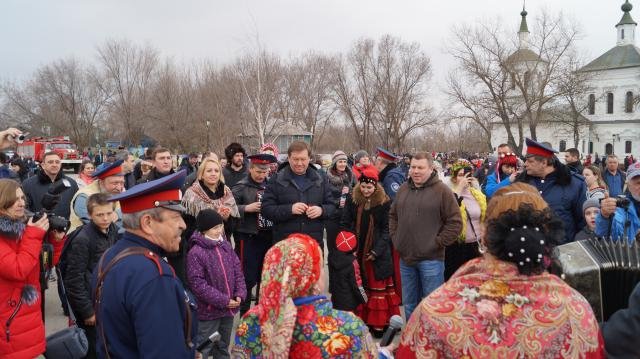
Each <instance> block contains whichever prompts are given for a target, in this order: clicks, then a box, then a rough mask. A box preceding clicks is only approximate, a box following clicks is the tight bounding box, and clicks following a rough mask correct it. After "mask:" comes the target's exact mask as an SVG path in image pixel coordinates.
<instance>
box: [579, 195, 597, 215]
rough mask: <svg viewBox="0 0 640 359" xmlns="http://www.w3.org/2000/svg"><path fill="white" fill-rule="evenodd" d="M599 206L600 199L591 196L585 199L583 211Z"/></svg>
mask: <svg viewBox="0 0 640 359" xmlns="http://www.w3.org/2000/svg"><path fill="white" fill-rule="evenodd" d="M591 207H597V208H600V201H599V200H598V199H597V198H589V199H588V200H586V201H584V203H583V204H582V213H584V212H585V211H586V210H587V209H588V208H591Z"/></svg>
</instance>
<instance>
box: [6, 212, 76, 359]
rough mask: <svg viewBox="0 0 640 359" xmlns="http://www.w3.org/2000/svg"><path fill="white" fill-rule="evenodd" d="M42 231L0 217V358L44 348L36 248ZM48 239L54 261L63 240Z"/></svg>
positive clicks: (22, 355)
mask: <svg viewBox="0 0 640 359" xmlns="http://www.w3.org/2000/svg"><path fill="white" fill-rule="evenodd" d="M45 235H46V232H45V231H44V230H42V229H40V228H38V227H35V226H26V227H25V225H24V223H22V222H20V221H15V220H11V219H8V218H7V217H0V329H1V330H2V335H0V358H12V359H13V358H15V359H22V358H24V359H27V358H28V359H32V358H35V357H37V356H38V355H40V354H42V353H43V352H44V349H45V332H44V323H43V322H42V311H41V310H40V305H41V303H40V302H41V300H42V299H43V298H41V297H40V251H41V248H42V239H43V238H44V236H45ZM49 242H50V243H51V244H52V245H53V254H54V255H53V264H54V265H55V264H57V263H58V259H59V258H60V251H61V250H62V246H63V245H64V241H55V240H49ZM14 314H15V316H14V317H13V319H10V318H11V316H12V315H14Z"/></svg>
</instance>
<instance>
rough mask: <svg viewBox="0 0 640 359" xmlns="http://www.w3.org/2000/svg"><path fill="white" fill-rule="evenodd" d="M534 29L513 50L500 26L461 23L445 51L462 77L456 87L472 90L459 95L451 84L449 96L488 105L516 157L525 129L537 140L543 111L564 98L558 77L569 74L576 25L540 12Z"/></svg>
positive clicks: (561, 16) (560, 17) (509, 39)
mask: <svg viewBox="0 0 640 359" xmlns="http://www.w3.org/2000/svg"><path fill="white" fill-rule="evenodd" d="M534 28H535V31H534V34H535V35H534V36H533V37H532V40H531V41H529V40H528V39H527V41H525V43H524V44H523V43H522V40H521V43H520V44H519V46H517V45H516V44H515V42H514V41H513V39H514V36H513V32H510V31H509V32H505V31H504V28H503V26H502V24H501V22H498V21H496V22H493V23H488V22H484V23H483V22H478V23H476V24H473V25H463V26H459V27H456V28H454V30H453V31H452V40H451V42H450V43H451V45H450V46H448V47H447V51H448V52H449V54H451V55H452V56H453V57H454V59H455V60H456V62H457V68H456V70H457V71H458V73H459V74H460V75H461V79H462V81H461V82H460V83H459V84H458V85H462V86H464V87H465V88H470V89H473V91H474V92H466V94H465V93H460V92H459V91H456V89H455V88H452V85H455V84H452V83H451V81H450V84H449V86H450V89H449V93H450V94H456V93H457V94H459V95H464V96H469V97H471V98H470V99H469V100H468V101H463V102H466V103H467V105H463V107H465V106H466V108H467V109H468V105H469V104H473V103H477V102H478V101H479V102H480V103H484V104H485V105H486V106H489V108H490V112H493V113H495V116H496V120H497V121H498V122H499V123H500V125H502V126H504V128H505V130H506V132H507V141H508V143H509V144H510V145H511V146H513V148H514V149H516V151H517V152H518V153H521V152H522V147H523V142H524V129H525V126H526V127H528V128H527V129H528V130H529V133H530V134H531V137H532V138H533V139H537V126H538V125H539V124H540V122H541V121H543V120H544V118H545V115H544V110H545V108H546V107H547V106H550V105H552V104H553V102H554V101H555V100H557V99H558V98H560V97H562V96H563V95H564V91H565V89H564V88H563V87H562V86H560V85H561V83H562V81H563V79H562V76H563V74H565V73H566V72H568V71H571V62H572V61H573V60H574V59H575V56H576V55H575V51H574V47H575V41H576V39H577V38H578V35H579V31H578V29H577V26H576V25H574V24H571V23H569V22H567V21H566V19H565V18H564V17H563V15H562V14H558V15H556V16H552V15H550V14H548V13H546V12H542V13H541V15H540V16H538V17H537V18H536V25H535V26H534ZM527 34H528V31H527ZM514 131H516V132H517V134H518V137H517V140H516V137H515V136H514Z"/></svg>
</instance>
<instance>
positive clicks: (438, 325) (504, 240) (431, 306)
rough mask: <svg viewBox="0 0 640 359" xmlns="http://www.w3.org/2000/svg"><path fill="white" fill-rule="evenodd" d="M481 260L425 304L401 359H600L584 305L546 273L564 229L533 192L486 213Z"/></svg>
mask: <svg viewBox="0 0 640 359" xmlns="http://www.w3.org/2000/svg"><path fill="white" fill-rule="evenodd" d="M483 231H484V236H483V237H481V242H482V245H481V247H480V251H481V252H482V253H484V257H483V258H476V259H473V260H471V261H469V262H468V263H467V264H465V265H464V266H462V267H461V268H460V269H459V270H458V271H457V272H456V273H455V274H454V275H453V277H451V279H449V281H447V282H446V283H445V284H444V285H442V286H441V287H440V288H438V289H437V290H436V291H434V292H432V293H431V294H430V295H429V296H428V297H427V298H425V299H423V300H422V302H421V303H420V305H419V306H418V307H417V308H416V310H415V311H414V312H413V315H412V316H411V318H410V319H409V321H408V323H407V325H406V327H405V329H404V330H403V332H402V338H401V340H400V345H399V347H398V351H397V353H396V357H398V358H418V357H419V358H423V357H424V358H426V357H429V358H498V357H499V358H602V357H604V350H603V348H604V346H603V341H602V336H601V334H600V328H599V326H598V321H597V320H596V318H595V316H594V314H593V311H592V310H591V307H590V306H589V303H588V302H587V300H586V299H584V297H583V296H582V295H580V293H578V292H577V291H576V290H574V289H573V288H571V287H569V286H568V285H567V284H566V283H564V282H563V281H562V280H561V279H560V278H558V277H556V276H555V275H552V274H549V273H547V271H546V268H547V266H548V265H549V263H550V262H551V260H550V254H551V250H552V248H553V247H554V246H555V245H557V244H558V243H559V242H561V241H562V240H563V238H564V229H563V223H562V221H561V220H560V219H558V217H557V216H556V215H554V214H553V212H552V211H551V209H550V208H549V206H548V205H547V203H546V202H545V201H544V200H543V199H542V197H541V196H540V194H539V193H538V192H537V190H536V189H535V188H534V187H532V186H530V185H528V184H524V183H516V184H513V185H510V186H508V187H505V188H501V189H500V190H498V191H497V192H496V193H495V194H494V197H493V198H492V199H491V201H490V202H489V205H488V207H487V222H486V230H483Z"/></svg>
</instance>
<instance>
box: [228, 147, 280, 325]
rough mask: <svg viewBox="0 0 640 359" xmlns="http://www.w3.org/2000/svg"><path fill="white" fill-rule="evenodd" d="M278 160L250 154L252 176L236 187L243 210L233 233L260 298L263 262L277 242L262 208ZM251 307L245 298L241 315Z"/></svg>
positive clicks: (248, 281) (247, 280) (249, 283)
mask: <svg viewBox="0 0 640 359" xmlns="http://www.w3.org/2000/svg"><path fill="white" fill-rule="evenodd" d="M276 162H277V159H276V158H275V157H274V156H272V155H269V154H258V155H253V156H249V163H250V165H249V175H248V176H247V177H245V178H244V179H241V180H240V182H238V183H237V184H236V185H235V186H234V187H233V197H235V199H236V204H237V205H238V212H240V221H239V223H238V224H237V226H236V229H235V231H234V232H233V239H234V241H235V250H236V253H237V254H238V257H239V258H240V263H241V264H242V271H243V273H244V283H245V285H246V287H247V291H248V292H249V293H251V289H252V288H253V287H254V286H255V285H258V288H257V289H256V297H258V293H259V292H260V274H261V273H262V262H263V261H264V256H265V254H266V253H267V251H268V250H269V248H271V244H272V243H273V232H272V229H273V223H272V222H271V221H268V220H266V219H265V218H264V216H263V215H262V213H261V208H262V196H263V195H264V191H265V188H266V185H267V176H268V175H269V170H270V166H271V164H272V163H276ZM250 306H251V300H246V301H243V302H242V303H241V304H240V315H241V316H242V315H244V313H246V312H247V310H249V307H250Z"/></svg>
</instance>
